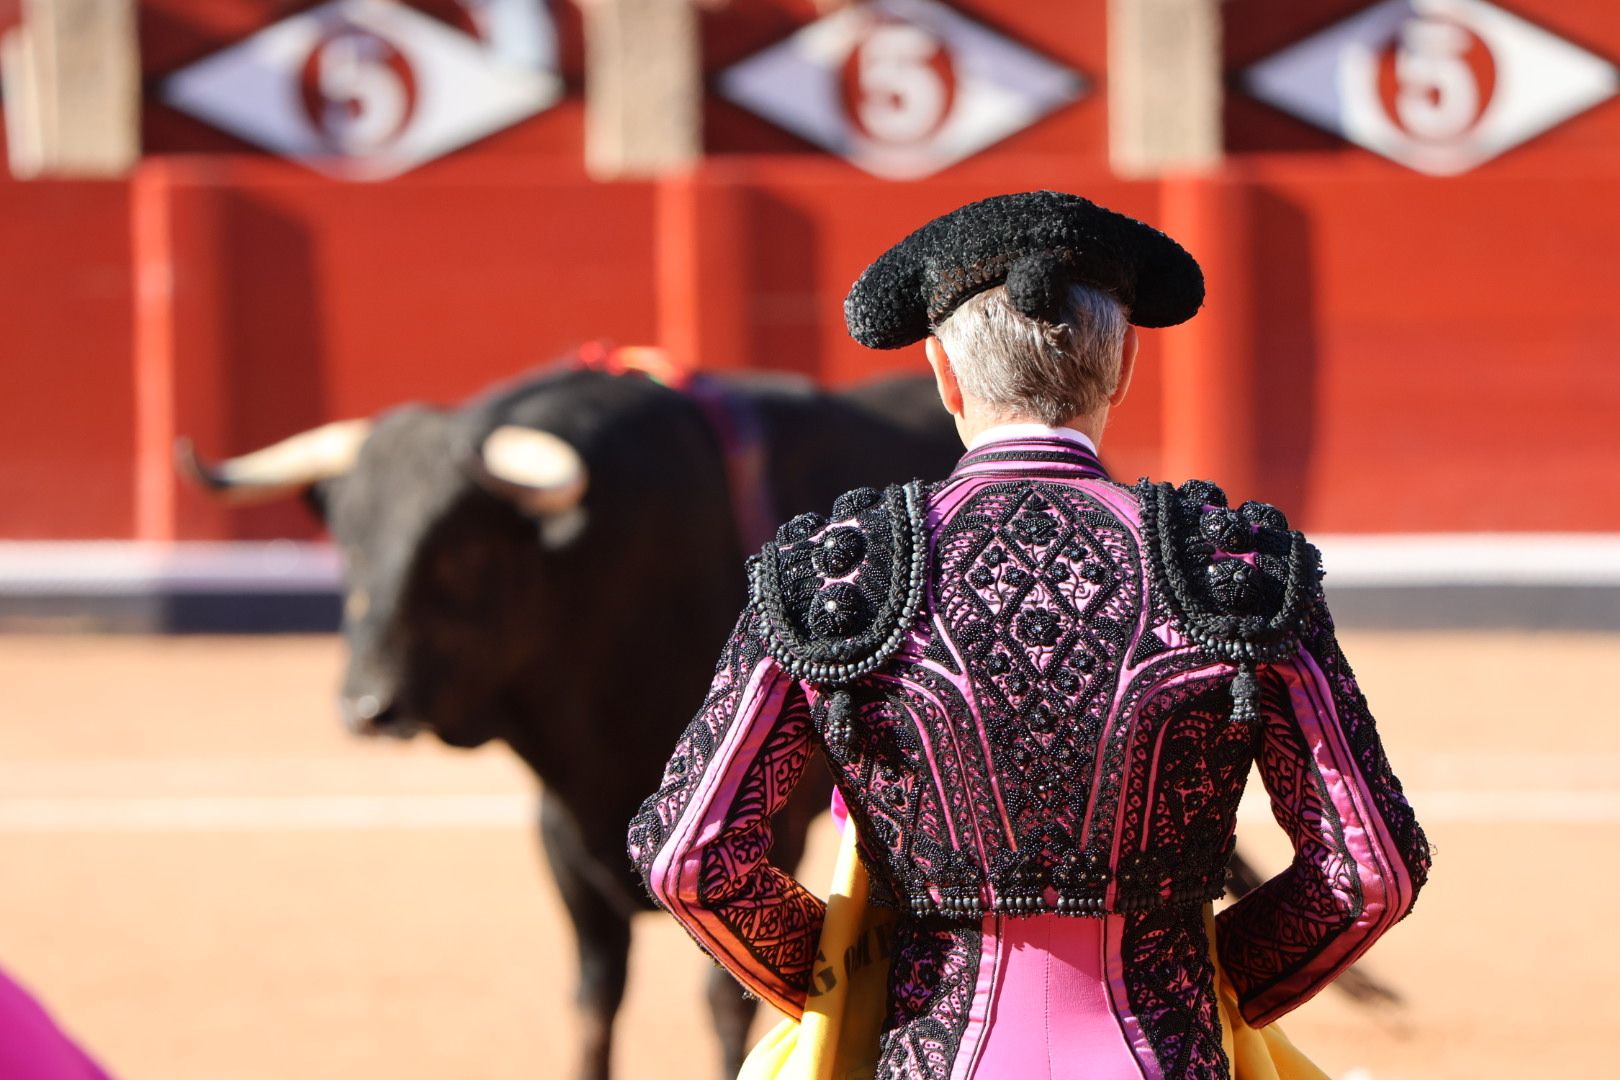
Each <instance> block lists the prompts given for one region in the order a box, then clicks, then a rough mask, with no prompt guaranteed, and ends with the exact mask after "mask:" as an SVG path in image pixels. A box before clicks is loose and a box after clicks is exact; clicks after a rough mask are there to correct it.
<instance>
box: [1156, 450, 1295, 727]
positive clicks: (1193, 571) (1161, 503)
mask: <svg viewBox="0 0 1620 1080" xmlns="http://www.w3.org/2000/svg"><path fill="white" fill-rule="evenodd" d="M1136 493H1137V495H1138V496H1139V497H1140V499H1141V508H1142V509H1141V513H1142V537H1143V545H1144V547H1145V548H1146V549H1147V553H1148V563H1149V566H1150V568H1151V571H1152V574H1153V579H1154V585H1155V587H1156V590H1157V592H1158V594H1159V595H1160V597H1162V598H1163V600H1164V602H1165V603H1166V605H1167V606H1168V607H1169V609H1170V613H1171V615H1172V616H1173V617H1174V618H1175V619H1176V621H1177V622H1178V623H1179V624H1180V625H1181V627H1182V629H1183V631H1184V632H1185V633H1186V635H1187V636H1188V637H1189V638H1190V639H1192V640H1193V641H1195V642H1197V643H1198V644H1199V645H1202V646H1204V647H1205V648H1207V649H1209V650H1210V651H1211V652H1213V653H1215V654H1216V655H1218V656H1220V657H1221V658H1223V659H1226V660H1230V661H1231V662H1233V663H1235V664H1237V665H1238V676H1237V678H1236V679H1235V680H1234V682H1233V686H1232V697H1233V699H1234V702H1235V703H1236V706H1237V709H1238V710H1239V711H1240V712H1248V711H1249V709H1250V708H1252V702H1253V696H1254V693H1255V686H1254V665H1255V664H1257V663H1269V662H1276V661H1280V660H1285V659H1287V658H1288V657H1290V656H1292V655H1293V653H1294V651H1295V650H1296V649H1297V648H1298V647H1299V643H1300V638H1301V634H1302V633H1303V631H1304V629H1305V624H1306V621H1307V620H1308V619H1309V617H1310V613H1311V609H1312V605H1313V601H1314V600H1315V598H1316V597H1317V595H1318V581H1319V579H1320V577H1321V575H1320V572H1319V567H1320V558H1319V556H1318V554H1317V551H1316V549H1315V548H1314V547H1312V546H1311V545H1310V544H1309V543H1307V542H1306V540H1305V535H1304V534H1303V533H1301V532H1298V531H1297V530H1292V529H1290V528H1289V527H1288V519H1287V518H1286V517H1284V516H1283V513H1282V511H1281V510H1278V509H1277V508H1276V507H1275V506H1271V505H1270V504H1268V503H1262V502H1246V503H1244V504H1243V505H1242V506H1240V507H1238V508H1237V509H1235V510H1234V509H1231V508H1230V507H1228V506H1227V501H1226V493H1225V492H1223V491H1222V490H1221V489H1220V488H1218V487H1216V486H1215V485H1214V484H1211V483H1209V482H1208V481H1205V480H1189V481H1188V482H1187V483H1185V484H1182V485H1181V487H1179V488H1176V487H1173V486H1171V485H1170V484H1152V483H1148V482H1147V481H1145V480H1144V481H1142V482H1141V483H1140V484H1138V485H1137V487H1136Z"/></svg>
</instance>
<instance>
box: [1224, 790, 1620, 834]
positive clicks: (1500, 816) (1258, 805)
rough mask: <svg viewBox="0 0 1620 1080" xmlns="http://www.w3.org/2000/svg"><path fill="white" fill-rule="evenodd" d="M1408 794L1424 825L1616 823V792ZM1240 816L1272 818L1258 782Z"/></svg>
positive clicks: (1619, 795)
mask: <svg viewBox="0 0 1620 1080" xmlns="http://www.w3.org/2000/svg"><path fill="white" fill-rule="evenodd" d="M1407 796H1408V798H1409V799H1410V800H1411V802H1412V805H1413V806H1414V807H1416V808H1417V815H1418V820H1419V821H1421V822H1422V823H1423V824H1424V825H1436V824H1458V825H1484V824H1563V825H1620V791H1563V790H1544V789H1543V790H1533V791H1511V790H1509V791H1418V792H1412V791H1408V792H1407ZM1238 820H1239V821H1244V822H1249V821H1268V822H1269V821H1270V820H1271V808H1270V806H1269V805H1268V804H1267V802H1266V796H1265V792H1264V790H1263V789H1260V788H1259V786H1258V785H1255V786H1253V787H1251V788H1250V789H1249V790H1248V792H1247V793H1245V795H1244V797H1243V802H1242V803H1240V804H1239V806H1238Z"/></svg>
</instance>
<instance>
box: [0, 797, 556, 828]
mask: <svg viewBox="0 0 1620 1080" xmlns="http://www.w3.org/2000/svg"><path fill="white" fill-rule="evenodd" d="M534 814H535V801H534V799H533V797H532V796H523V795H287V796H276V795H271V796H247V797H181V798H122V799H0V833H153V832H158V833H162V832H262V831H275V832H296V831H330V830H340V829H355V830H376V829H506V828H512V827H515V826H530V825H532V824H533V823H534Z"/></svg>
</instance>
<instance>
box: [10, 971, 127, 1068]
mask: <svg viewBox="0 0 1620 1080" xmlns="http://www.w3.org/2000/svg"><path fill="white" fill-rule="evenodd" d="M0 1077H5V1080H109V1078H108V1076H107V1074H106V1073H105V1072H103V1071H102V1070H101V1067H100V1066H98V1065H97V1064H96V1063H95V1062H94V1061H91V1060H90V1057H89V1055H87V1054H86V1053H85V1052H84V1051H83V1050H80V1049H79V1047H78V1046H77V1045H76V1044H75V1043H74V1042H73V1040H72V1039H69V1038H68V1037H67V1036H66V1035H64V1034H63V1033H62V1029H61V1028H59V1027H57V1026H56V1023H55V1021H53V1020H52V1019H51V1017H50V1014H49V1013H47V1012H46V1011H45V1009H44V1008H43V1007H42V1006H41V1005H40V1004H39V1002H37V1001H35V1000H34V999H33V998H32V997H31V996H30V995H29V994H28V991H26V990H24V989H23V988H22V987H20V986H18V985H17V984H16V983H14V982H12V981H11V979H10V978H9V977H7V975H6V974H5V972H3V971H0Z"/></svg>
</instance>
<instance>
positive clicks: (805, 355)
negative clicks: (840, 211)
mask: <svg viewBox="0 0 1620 1080" xmlns="http://www.w3.org/2000/svg"><path fill="white" fill-rule="evenodd" d="M745 199H746V201H745V202H744V204H743V212H744V213H745V214H746V216H747V219H748V225H747V228H746V229H742V230H739V235H742V236H745V237H748V238H749V243H750V246H751V250H750V251H749V252H748V259H749V262H750V263H751V264H752V269H753V273H752V274H750V275H749V277H748V279H747V280H748V282H749V288H748V291H747V292H746V293H745V294H744V295H745V296H746V298H747V303H748V305H749V310H748V311H747V312H746V313H745V318H746V319H747V326H748V332H747V335H746V338H745V340H746V341H747V350H748V355H747V361H748V366H750V367H755V368H760V369H767V370H773V371H797V372H802V373H804V374H807V375H811V376H819V374H820V365H821V359H822V326H823V320H824V318H825V315H826V312H827V311H828V310H829V305H831V306H833V307H837V306H838V305H841V304H842V303H843V297H841V296H839V297H826V296H823V295H821V292H820V290H819V289H818V288H817V284H816V279H817V270H818V268H819V258H818V255H819V248H820V245H819V243H818V241H817V232H816V222H815V221H814V220H813V219H812V218H811V217H810V216H809V215H807V214H805V213H804V211H803V210H800V209H799V208H797V207H795V206H793V205H791V204H790V203H788V202H786V201H784V200H783V199H781V198H779V197H777V196H775V195H772V194H771V193H769V192H767V191H764V190H760V189H753V190H750V191H748V192H747V194H746V196H745Z"/></svg>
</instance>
